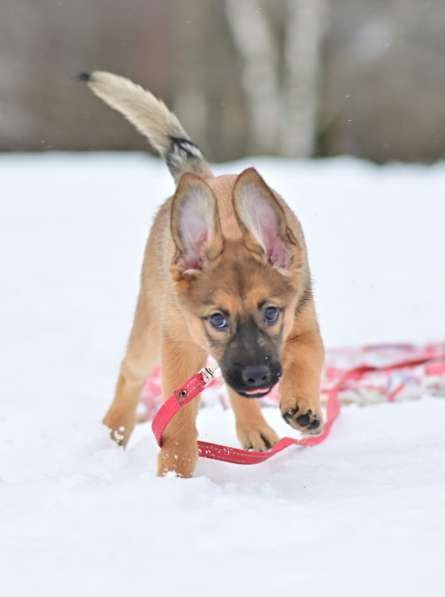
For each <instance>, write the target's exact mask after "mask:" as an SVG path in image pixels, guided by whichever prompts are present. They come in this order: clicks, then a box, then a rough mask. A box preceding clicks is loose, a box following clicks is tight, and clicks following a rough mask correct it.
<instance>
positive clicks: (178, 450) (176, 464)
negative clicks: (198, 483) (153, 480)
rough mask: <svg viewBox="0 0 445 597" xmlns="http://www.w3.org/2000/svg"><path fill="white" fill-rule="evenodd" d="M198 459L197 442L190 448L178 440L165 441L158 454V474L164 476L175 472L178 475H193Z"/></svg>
mask: <svg viewBox="0 0 445 597" xmlns="http://www.w3.org/2000/svg"><path fill="white" fill-rule="evenodd" d="M197 461H198V445H197V444H196V442H195V443H194V445H193V446H189V447H188V448H185V447H181V446H180V445H178V443H177V442H169V443H164V445H163V446H162V448H161V451H160V452H159V456H158V475H159V476H160V477H163V476H164V475H166V474H167V473H171V472H174V473H176V476H177V477H185V478H187V477H191V476H192V475H193V472H194V470H195V467H196V463H197Z"/></svg>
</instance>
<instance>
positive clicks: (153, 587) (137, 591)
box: [0, 155, 445, 597]
mask: <svg viewBox="0 0 445 597" xmlns="http://www.w3.org/2000/svg"><path fill="white" fill-rule="evenodd" d="M244 164H246V165H247V164H249V165H250V164H253V165H256V166H257V167H258V168H259V169H260V170H261V172H262V173H263V175H264V176H265V178H266V180H267V181H269V182H270V183H271V184H272V185H273V186H274V187H275V188H276V189H277V190H278V191H280V192H281V193H282V194H283V195H284V196H285V197H286V199H287V200H288V201H289V202H290V203H291V205H292V206H293V207H294V209H295V210H296V212H297V213H298V215H299V216H300V218H301V220H302V223H303V226H304V228H305V231H306V236H307V240H308V244H309V248H310V255H311V262H312V269H313V274H314V280H315V292H316V296H317V304H318V309H319V313H320V319H321V323H322V328H323V331H324V336H325V339H326V343H327V344H328V345H329V346H339V345H347V344H349V345H354V344H359V343H363V342H382V341H391V340H410V341H424V340H441V339H442V340H443V339H444V338H445V320H444V308H445V277H444V275H443V273H444V268H443V256H444V252H445V251H444V249H445V246H444V245H445V243H444V237H443V229H444V228H443V227H444V219H445V199H444V197H445V165H443V166H437V167H433V168H427V167H410V168H408V167H402V166H391V167H386V168H383V169H378V168H376V167H372V166H369V165H366V164H363V163H359V162H355V161H352V160H331V161H325V162H317V163H310V164H296V163H295V162H291V161H288V162H286V161H274V160H260V159H252V160H249V161H246V162H244ZM235 168H236V169H239V168H240V165H237V166H233V165H231V166H230V165H226V166H225V167H220V168H218V170H219V171H220V172H222V171H230V170H233V169H235ZM0 181H1V186H0V189H1V194H0V280H1V311H0V348H1V358H2V363H1V366H0V400H1V410H0V429H1V434H2V440H3V442H2V449H1V453H0V529H1V534H0V569H1V571H2V572H1V581H2V590H1V591H2V594H5V595H8V596H14V597H15V596H20V597H22V596H28V595H33V596H39V595H45V597H52V596H59V595H63V596H64V597H70V596H71V595H73V596H74V595H75V596H76V597H78V596H79V595H84V596H89V595H95V596H97V595H109V596H114V595H116V596H117V595H119V596H120V597H121V596H122V595H127V594H129V595H130V594H134V595H152V594H159V595H161V594H162V595H167V596H170V595H179V594H180V595H187V596H188V595H193V596H199V595H206V596H209V597H213V596H216V597H219V596H220V595H221V596H222V595H224V596H226V595H248V594H252V595H256V596H262V595H271V594H278V595H292V594H299V593H301V594H311V595H315V596H318V595H325V594H331V595H342V596H347V597H349V596H354V597H356V596H358V595H360V596H361V597H362V596H368V595H373V596H374V595H375V594H376V592H377V591H378V592H379V593H378V594H380V595H383V596H386V595H390V594H391V592H392V591H394V593H393V594H394V595H403V596H404V597H407V596H411V595H413V596H414V595H416V596H417V595H426V596H428V597H430V596H434V597H436V596H437V597H439V596H442V595H444V593H445V578H444V576H445V575H444V566H443V555H444V536H445V497H444V496H445V402H443V401H441V400H440V399H432V398H425V399H424V400H422V401H419V402H415V403H413V402H411V403H403V404H396V405H390V404H385V405H380V406H374V407H369V408H363V409H360V408H357V407H349V408H345V409H344V411H343V412H342V415H341V419H340V420H339V422H338V424H337V425H336V427H335V428H334V430H333V433H332V435H331V437H330V438H329V440H328V442H327V443H325V444H323V445H321V446H319V447H317V448H313V449H307V450H304V451H303V450H298V449H295V450H293V451H290V452H288V453H286V454H283V455H280V456H278V457H277V458H275V459H274V460H272V461H269V462H267V463H265V464H263V465H259V466H258V467H252V468H241V467H236V466H235V465H225V464H222V463H215V462H204V461H202V462H201V463H200V464H199V468H198V471H197V476H196V478H194V479H192V480H186V481H185V480H180V479H176V478H166V479H162V480H160V479H157V478H156V477H155V476H154V469H155V458H156V456H155V454H156V450H155V445H154V441H153V438H152V437H151V435H150V433H149V429H148V427H143V428H139V429H138V430H137V433H136V434H135V436H134V438H133V440H132V442H131V444H130V446H129V448H128V449H127V451H126V452H125V453H124V452H122V451H120V450H119V449H118V448H116V447H115V446H114V445H112V444H111V442H110V441H109V440H108V438H107V434H106V432H105V430H104V429H103V428H102V427H101V425H100V418H101V416H102V414H103V412H104V411H105V408H106V407H107V405H108V403H109V401H110V398H111V395H112V389H113V385H114V381H115V375H116V370H117V367H118V363H119V359H120V357H121V355H122V350H123V346H124V343H125V340H126V335H127V332H128V328H129V325H130V320H131V314H132V308H133V305H134V301H135V296H136V291H137V282H138V272H139V267H140V263H141V256H142V251H143V245H144V242H145V238H146V234H147V230H148V227H149V225H150V222H151V220H152V217H153V214H154V212H155V209H156V207H157V206H158V205H159V203H160V201H161V199H162V198H163V197H165V196H166V195H167V194H169V193H170V192H171V191H172V188H173V187H172V183H171V181H170V179H169V176H168V174H167V171H166V169H165V168H164V166H163V165H160V164H159V163H158V162H157V161H155V160H152V159H148V158H146V157H143V156H140V155H126V156H119V155H116V156H113V155H83V156H61V155H54V156H47V157H32V156H22V157H14V156H3V157H1V158H0ZM268 416H269V418H270V419H271V420H272V421H273V423H274V424H276V426H277V428H279V430H280V431H281V432H282V433H283V434H284V433H288V431H289V430H288V428H286V426H285V425H284V423H282V422H281V421H280V420H279V417H278V414H277V413H276V412H274V411H269V410H268ZM199 424H200V429H201V435H202V437H203V438H208V439H210V438H212V439H214V440H217V441H223V442H226V443H234V444H235V443H236V440H235V436H234V431H233V425H232V415H231V413H230V412H223V411H222V410H221V409H220V408H219V407H218V406H215V407H214V408H208V409H204V410H203V411H202V412H201V414H200V421H199Z"/></svg>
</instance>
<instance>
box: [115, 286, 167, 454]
mask: <svg viewBox="0 0 445 597" xmlns="http://www.w3.org/2000/svg"><path fill="white" fill-rule="evenodd" d="M146 301H147V297H145V296H144V295H143V294H142V293H141V294H140V295H139V300H138V304H137V307H136V312H135V316H134V322H133V327H132V330H131V334H130V338H129V341H128V345H127V351H126V354H125V357H124V359H123V361H122V365H121V368H120V372H119V378H118V381H117V385H116V391H115V397H114V400H113V402H112V404H111V406H110V408H109V409H108V411H107V413H106V415H105V417H104V419H103V423H104V424H105V425H106V426H107V427H109V428H110V429H111V438H112V439H113V440H114V441H115V442H117V443H118V444H119V445H121V446H125V445H126V444H127V442H128V440H129V439H130V436H131V433H132V431H133V429H134V426H135V424H136V409H137V405H138V402H139V399H140V396H141V392H142V388H143V386H144V383H145V381H146V379H147V377H148V376H149V375H150V373H151V371H152V370H153V368H154V367H155V366H156V365H157V364H158V363H159V357H160V355H159V352H160V343H159V325H158V323H157V321H156V322H153V319H152V317H151V315H150V309H149V306H148V305H147V302H146Z"/></svg>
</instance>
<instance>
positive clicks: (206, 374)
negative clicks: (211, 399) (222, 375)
mask: <svg viewBox="0 0 445 597" xmlns="http://www.w3.org/2000/svg"><path fill="white" fill-rule="evenodd" d="M199 372H200V374H201V376H202V379H203V381H204V383H205V385H206V386H207V385H209V383H210V382H211V381H212V380H213V379H215V377H216V376H217V375H218V374H219V372H220V369H219V367H216V368H215V369H214V370H213V371H212V369H210V367H204V368H203V369H201V370H200V371H199Z"/></svg>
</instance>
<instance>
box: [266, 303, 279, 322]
mask: <svg viewBox="0 0 445 597" xmlns="http://www.w3.org/2000/svg"><path fill="white" fill-rule="evenodd" d="M279 316H280V310H279V309H278V307H266V309H264V321H265V322H266V323H267V324H268V325H273V324H274V323H276V322H277V321H278V317H279Z"/></svg>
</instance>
